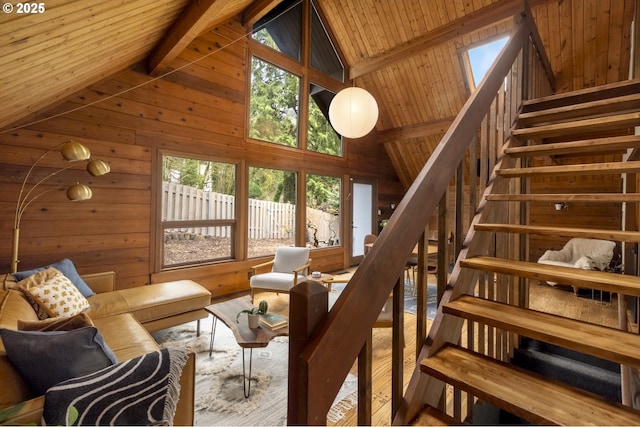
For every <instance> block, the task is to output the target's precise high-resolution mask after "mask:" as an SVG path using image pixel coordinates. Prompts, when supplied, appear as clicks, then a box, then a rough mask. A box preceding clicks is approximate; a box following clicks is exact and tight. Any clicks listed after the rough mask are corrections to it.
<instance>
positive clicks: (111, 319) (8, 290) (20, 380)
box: [0, 272, 211, 425]
mask: <svg viewBox="0 0 640 427" xmlns="http://www.w3.org/2000/svg"><path fill="white" fill-rule="evenodd" d="M0 277H1V278H2V288H1V289H0V329H2V328H5V329H9V330H17V329H18V324H19V323H21V324H28V323H36V324H37V323H38V322H42V320H41V318H39V317H38V313H37V310H36V309H34V307H33V306H32V304H33V301H29V299H28V298H27V296H25V293H24V291H21V290H19V289H17V286H18V282H16V280H15V279H14V277H13V276H12V275H10V274H7V275H5V276H4V277H2V276H0ZM82 279H83V281H84V282H85V283H86V285H87V286H88V288H89V289H90V291H91V292H93V293H95V295H90V296H88V297H87V298H86V301H87V302H88V304H89V307H88V308H87V309H85V310H83V311H82V316H85V314H86V315H88V317H89V318H90V321H91V322H92V323H93V327H95V328H97V331H98V332H99V334H100V335H101V336H102V338H103V340H104V344H106V345H107V346H108V348H109V349H110V350H111V351H112V352H113V354H114V355H115V358H116V359H117V362H122V361H125V360H129V359H133V358H136V357H138V356H142V355H144V354H147V353H149V352H153V351H156V350H158V349H159V346H158V344H157V343H156V342H155V340H154V339H153V337H152V336H151V335H150V332H153V331H156V330H160V329H164V328H168V327H171V326H175V325H179V324H182V323H185V322H189V321H194V320H197V321H199V319H202V318H204V317H206V316H207V315H208V313H207V312H206V311H205V310H204V307H206V306H207V305H209V304H210V301H211V293H210V292H209V291H208V290H206V289H205V288H204V287H202V286H200V285H199V284H197V283H195V282H193V281H191V280H181V281H176V282H169V283H158V284H152V285H148V286H143V287H139V288H132V289H124V290H115V273H114V272H105V273H97V274H89V275H84V276H82ZM20 283H22V282H20ZM6 350H7V349H6V348H5V345H4V343H3V342H2V341H0V378H2V387H0V410H1V409H5V408H9V407H15V405H19V406H18V408H17V409H19V410H18V411H17V413H15V414H13V415H12V416H11V417H10V418H9V419H6V420H4V421H3V422H4V423H6V424H15V423H29V424H40V423H41V422H42V413H43V407H44V400H45V399H44V395H38V394H37V393H34V392H33V385H30V384H29V382H28V381H27V380H26V379H25V378H24V376H23V375H21V372H20V371H19V370H18V369H16V366H15V365H14V364H12V362H11V360H9V357H8V355H7V351H6ZM14 361H15V359H14ZM43 368H44V369H45V372H46V369H47V368H48V367H43ZM43 375H46V373H45V374H43ZM194 384H195V357H194V355H193V354H189V355H188V359H187V362H186V364H185V365H184V368H183V370H182V374H181V379H180V395H179V401H178V403H177V408H176V412H175V418H174V423H175V424H176V425H193V421H194ZM0 424H1V423H0Z"/></svg>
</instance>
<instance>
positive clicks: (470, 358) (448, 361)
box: [420, 344, 640, 425]
mask: <svg viewBox="0 0 640 427" xmlns="http://www.w3.org/2000/svg"><path fill="white" fill-rule="evenodd" d="M420 369H421V370H422V371H423V372H425V373H427V374H429V375H431V376H433V377H435V378H437V379H440V380H442V381H445V382H447V383H449V384H453V385H454V386H456V387H459V388H460V389H462V390H465V391H467V392H470V393H472V394H473V395H475V396H477V397H478V398H480V399H482V400H485V401H487V402H489V403H491V404H493V405H496V406H498V407H501V408H502V409H504V410H506V411H508V412H510V413H512V414H513V415H516V416H518V417H520V418H524V419H526V420H528V421H530V422H532V423H536V424H557V425H586V424H589V425H637V424H638V423H640V413H639V412H636V411H634V410H633V409H630V408H629V407H625V406H623V405H621V404H618V403H615V402H610V401H607V400H605V399H603V398H600V397H597V396H594V395H592V394H590V393H588V392H585V391H582V390H579V389H576V388H574V387H570V386H567V385H565V384H562V383H559V382H557V381H554V380H550V379H548V378H543V377H541V376H539V375H536V374H533V373H530V372H526V371H525V370H523V369H520V368H516V367H514V366H513V365H509V364H507V363H504V362H499V361H496V360H494V359H491V358H489V357H486V356H483V355H480V354H477V353H473V352H471V351H469V350H465V349H462V348H460V347H458V346H454V345H451V344H447V345H445V346H444V347H443V348H441V349H440V350H439V351H438V352H437V353H436V354H434V355H433V356H431V357H429V358H427V359H423V360H422V362H421V366H420Z"/></svg>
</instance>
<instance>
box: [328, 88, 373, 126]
mask: <svg viewBox="0 0 640 427" xmlns="http://www.w3.org/2000/svg"><path fill="white" fill-rule="evenodd" d="M329 121H330V122H331V125H332V126H333V128H334V129H335V130H336V132H338V133H339V134H340V135H342V136H345V137H347V138H361V137H363V136H365V135H366V134H368V133H369V132H371V130H372V129H373V128H374V127H375V125H376V122H377V121H378V103H377V102H376V100H375V98H374V97H373V96H372V95H371V94H370V93H369V92H367V91H366V90H364V89H362V88H359V87H349V88H346V89H343V90H341V91H340V92H338V93H337V94H336V96H334V97H333V100H332V101H331V105H329Z"/></svg>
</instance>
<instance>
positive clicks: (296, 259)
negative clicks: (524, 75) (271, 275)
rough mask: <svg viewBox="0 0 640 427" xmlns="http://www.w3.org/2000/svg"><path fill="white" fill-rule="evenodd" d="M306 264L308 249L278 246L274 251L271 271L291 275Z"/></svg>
mask: <svg viewBox="0 0 640 427" xmlns="http://www.w3.org/2000/svg"><path fill="white" fill-rule="evenodd" d="M308 262H309V249H308V248H300V247H289V246H280V247H279V248H277V249H276V256H275V258H274V259H273V271H275V272H278V273H290V274H291V273H293V271H294V270H296V269H298V268H300V267H301V266H303V265H305V264H306V263H308Z"/></svg>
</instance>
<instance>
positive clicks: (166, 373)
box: [42, 348, 187, 426]
mask: <svg viewBox="0 0 640 427" xmlns="http://www.w3.org/2000/svg"><path fill="white" fill-rule="evenodd" d="M186 361H187V353H186V351H185V350H181V349H166V348H165V349H162V350H158V351H154V352H151V353H148V354H145V355H143V356H140V357H136V358H135V359H130V360H127V361H125V362H122V363H120V364H118V365H113V366H110V367H108V368H105V369H102V370H100V371H99V372H95V373H93V374H89V375H85V376H83V377H80V378H73V379H70V380H68V381H64V382H62V383H60V384H57V385H55V386H54V387H52V388H50V389H49V390H48V391H47V393H46V395H45V398H44V411H43V414H42V418H43V420H44V422H45V424H46V425H69V424H67V419H68V413H69V408H70V407H71V406H73V407H74V408H75V409H76V410H77V411H78V418H77V419H76V422H77V425H130V426H133V425H173V418H174V416H175V411H176V403H177V402H178V398H179V397H180V376H181V375H182V369H183V368H184V365H185V363H186Z"/></svg>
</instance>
